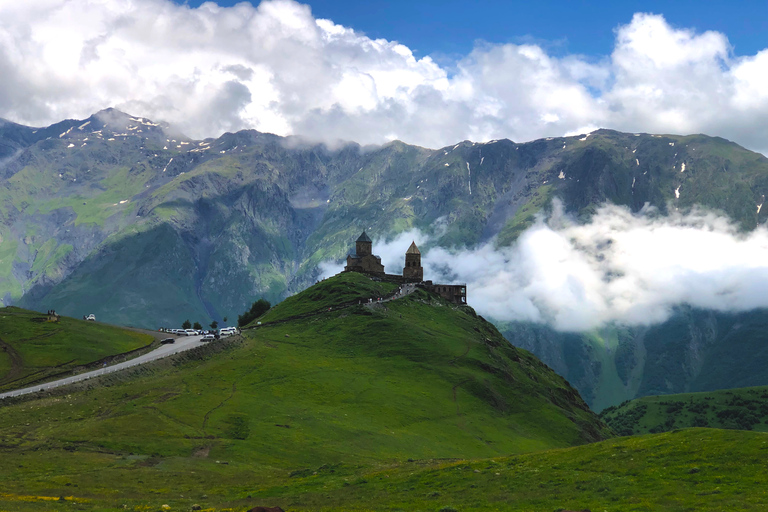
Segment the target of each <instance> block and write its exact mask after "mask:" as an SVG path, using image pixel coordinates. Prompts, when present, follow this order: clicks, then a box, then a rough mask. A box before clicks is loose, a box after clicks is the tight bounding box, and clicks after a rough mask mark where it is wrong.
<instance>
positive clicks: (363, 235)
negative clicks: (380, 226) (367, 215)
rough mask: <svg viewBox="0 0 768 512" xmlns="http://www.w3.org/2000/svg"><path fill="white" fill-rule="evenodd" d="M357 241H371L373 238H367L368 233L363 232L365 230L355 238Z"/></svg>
mask: <svg viewBox="0 0 768 512" xmlns="http://www.w3.org/2000/svg"><path fill="white" fill-rule="evenodd" d="M357 241H358V242H371V243H373V240H371V239H370V238H368V235H366V234H365V231H363V234H362V235H360V236H359V237H358V238H357Z"/></svg>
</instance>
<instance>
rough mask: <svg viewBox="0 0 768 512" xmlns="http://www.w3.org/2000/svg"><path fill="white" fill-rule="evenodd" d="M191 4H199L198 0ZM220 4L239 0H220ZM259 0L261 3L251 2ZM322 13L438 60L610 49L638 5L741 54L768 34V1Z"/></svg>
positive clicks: (376, 7) (407, 7)
mask: <svg viewBox="0 0 768 512" xmlns="http://www.w3.org/2000/svg"><path fill="white" fill-rule="evenodd" d="M178 3H186V4H188V5H189V6H191V7H197V6H199V5H200V4H201V3H203V2H201V1H199V0H195V1H189V2H178ZM216 3H218V4H219V5H221V6H231V5H234V4H236V3H238V2H237V1H234V0H220V1H218V2H216ZM251 3H252V4H254V5H258V2H251ZM303 3H305V4H308V5H309V6H311V8H312V14H313V15H314V16H315V17H317V18H327V19H331V20H332V21H334V22H335V23H338V24H341V25H344V26H347V27H350V28H353V29H355V30H357V31H362V32H364V33H365V34H366V35H368V36H369V37H371V38H384V39H389V40H396V41H399V42H401V43H403V44H405V45H406V46H408V47H409V48H410V49H411V50H413V51H414V53H415V54H416V55H418V56H423V55H433V56H435V57H436V58H438V59H439V60H445V59H449V60H450V59H451V58H455V57H457V56H462V55H465V54H467V53H468V52H469V51H471V50H472V47H473V45H474V44H475V41H487V42H491V43H516V44H520V43H523V42H529V41H533V42H536V43H538V44H541V45H545V46H546V47H547V48H548V49H549V51H550V53H553V54H555V55H557V54H573V53H577V54H584V55H590V56H596V57H597V56H602V55H608V54H610V53H611V51H612V50H613V44H614V39H615V34H614V29H615V28H616V27H618V26H619V25H621V24H626V23H628V22H629V21H630V20H631V19H632V15H633V14H634V13H636V12H649V13H654V14H662V15H664V17H665V18H666V20H667V21H668V22H669V23H670V24H671V25H673V26H678V27H685V28H689V29H694V30H696V31H697V32H704V31H707V30H715V31H718V32H723V33H725V34H727V35H728V39H729V41H730V43H731V45H733V46H734V51H735V53H736V54H740V55H746V54H753V53H756V52H757V51H758V50H761V49H763V48H765V47H766V42H767V41H768V1H766V0H741V1H739V2H733V1H729V2H726V1H722V0H698V1H693V0H674V1H669V0H668V1H658V0H643V1H638V0H621V1H601V2H577V1H563V0H559V1H554V0H537V1H522V2H521V1H514V2H513V1H499V0H475V1H473V2H467V1H465V0H462V1H459V0H427V1H424V0H422V1H408V0H386V1H380V2H360V1H355V0H313V1H309V2H303Z"/></svg>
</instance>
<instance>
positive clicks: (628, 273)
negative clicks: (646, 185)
mask: <svg viewBox="0 0 768 512" xmlns="http://www.w3.org/2000/svg"><path fill="white" fill-rule="evenodd" d="M401 252H402V251H401ZM422 260H423V264H424V267H425V278H427V279H434V280H436V281H440V280H448V281H453V282H466V283H467V285H468V300H469V303H470V305H472V306H473V307H475V309H477V310H478V312H480V313H481V314H483V315H487V316H489V317H492V318H495V319H499V320H524V321H533V322H540V323H547V324H549V325H551V326H553V327H554V328H556V329H559V330H565V331H585V330H589V329H593V328H595V327H598V326H601V325H604V324H607V323H618V324H624V325H651V324H655V323H659V322H663V321H665V320H666V319H667V318H669V316H670V314H671V311H672V309H673V308H674V307H675V306H679V305H682V304H688V305H691V306H694V307H699V308H705V309H714V310H717V311H729V312H733V311H747V310H750V309H754V308H758V307H763V308H764V307H768V296H766V294H765V293H764V290H765V289H766V287H768V229H766V228H765V227H759V228H757V229H756V230H754V231H753V232H750V233H740V232H739V230H738V228H737V227H736V226H735V225H734V224H732V223H731V222H730V221H729V220H728V219H727V218H725V217H722V216H718V215H717V214H714V213H711V212H705V211H702V210H694V211H693V212H691V213H688V214H685V215H683V214H678V213H675V214H672V215H671V216H669V217H661V216H659V215H657V212H655V211H654V210H653V209H646V210H644V211H642V212H640V213H639V214H632V213H631V212H630V211H629V209H627V208H625V207H621V206H614V205H605V206H603V207H602V208H600V209H599V210H598V212H597V214H596V215H595V216H594V217H593V219H592V221H591V222H590V223H588V224H577V223H575V222H573V221H572V220H571V219H570V218H569V217H567V216H566V215H564V214H563V213H562V208H561V207H560V206H559V205H558V203H557V202H555V212H554V213H553V215H552V216H551V217H550V218H549V219H548V220H547V221H546V222H545V221H544V220H540V221H539V222H538V223H537V224H536V225H535V226H533V227H531V228H529V229H528V230H527V231H525V232H524V233H523V234H522V235H521V236H520V237H519V239H518V240H517V242H516V243H515V244H514V245H513V246H511V247H508V248H504V249H500V250H496V249H494V247H493V245H492V244H486V245H484V246H481V247H478V248H475V249H470V250H461V251H451V250H447V249H444V248H435V249H432V250H430V251H428V252H427V253H426V254H425V255H424V256H423V258H422Z"/></svg>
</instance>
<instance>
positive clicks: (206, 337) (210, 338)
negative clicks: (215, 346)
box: [200, 334, 216, 341]
mask: <svg viewBox="0 0 768 512" xmlns="http://www.w3.org/2000/svg"><path fill="white" fill-rule="evenodd" d="M215 339H216V336H214V335H213V334H204V335H203V337H202V338H200V341H213V340H215Z"/></svg>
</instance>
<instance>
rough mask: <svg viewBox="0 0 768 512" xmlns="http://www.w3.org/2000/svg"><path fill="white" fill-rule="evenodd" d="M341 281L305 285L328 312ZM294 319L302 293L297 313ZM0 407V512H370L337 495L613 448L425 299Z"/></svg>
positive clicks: (528, 362) (523, 357) (261, 336)
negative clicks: (162, 511) (196, 505)
mask: <svg viewBox="0 0 768 512" xmlns="http://www.w3.org/2000/svg"><path fill="white" fill-rule="evenodd" d="M358 277H362V276H358ZM365 279H367V278H365ZM344 282H345V281H344V279H342V278H332V279H329V280H326V281H324V282H323V283H321V284H320V285H316V286H326V287H334V288H333V289H336V288H335V287H337V286H338V287H340V289H339V290H338V293H339V297H337V300H339V301H340V297H344V296H346V295H345V293H347V292H346V291H345V289H344V287H342V286H341V285H342V284H344ZM372 283H373V282H372ZM379 284H380V283H374V284H373V285H372V286H378V285H379ZM286 302H287V301H286ZM306 302H313V303H314V300H313V299H312V290H309V291H307V292H303V294H300V295H299V296H297V297H296V298H295V303H294V306H295V308H296V309H297V310H299V311H300V310H302V308H305V309H306V310H311V308H309V306H307V304H306ZM275 313H279V308H275ZM265 318H266V316H265ZM0 407H2V409H1V410H2V414H0V456H2V457H3V460H4V461H8V462H7V463H6V464H3V465H0V481H2V482H13V484H12V485H6V486H5V488H4V489H5V490H4V491H3V492H6V495H3V494H2V493H0V510H2V508H3V506H6V507H11V508H12V507H14V506H17V508H18V509H19V510H23V508H21V507H31V508H30V509H35V507H43V508H39V509H42V510H45V507H55V506H60V505H59V503H58V502H57V503H52V502H51V501H45V500H44V499H41V500H37V501H35V499H34V497H35V496H37V497H50V496H57V495H58V496H64V497H65V498H66V497H68V496H74V498H76V499H77V500H81V499H82V500H88V501H84V502H80V503H78V502H73V501H70V502H67V503H74V504H75V505H77V507H84V509H86V510H87V509H92V510H110V509H111V508H120V507H121V506H122V505H123V504H125V505H127V506H128V507H129V508H134V509H136V510H140V509H141V508H136V507H143V506H145V505H146V506H148V507H150V508H148V509H145V510H152V507H155V508H158V509H159V507H160V506H161V505H162V504H169V505H170V506H171V507H177V508H178V507H185V508H188V507H189V506H191V505H192V504H193V503H188V501H189V500H193V501H201V500H202V495H203V494H206V495H207V496H208V498H206V499H207V500H208V501H209V502H210V504H211V505H212V506H213V507H214V508H215V507H223V508H227V507H240V508H236V509H237V510H239V509H242V508H244V507H245V506H246V504H247V503H248V502H249V501H251V500H249V499H248V498H247V496H248V495H251V496H252V497H254V498H253V499H256V498H255V497H258V496H261V497H262V499H266V500H267V501H271V500H278V501H279V502H280V503H283V504H286V503H287V501H290V502H291V503H292V504H291V505H290V506H289V509H290V508H298V507H297V504H298V503H304V502H303V501H301V500H304V498H299V497H300V496H302V495H303V494H305V493H307V492H311V493H314V492H316V490H317V489H314V490H312V489H313V488H314V487H315V483H314V481H313V478H314V477H315V476H317V475H322V476H323V478H328V480H327V481H326V482H325V483H324V484H322V485H326V486H330V487H328V489H329V490H328V495H333V494H336V498H334V500H336V501H335V503H336V505H334V506H336V507H341V506H343V507H347V506H349V507H352V508H353V509H355V508H357V509H359V508H360V507H363V509H365V508H369V509H377V506H378V504H380V503H379V501H378V499H379V498H375V499H376V501H375V502H371V501H370V500H369V501H368V502H366V504H363V502H362V501H360V499H361V498H360V497H359V496H358V497H355V496H356V495H357V493H347V492H345V487H347V486H351V485H362V480H369V479H373V478H378V477H377V476H376V475H378V474H379V473H380V472H381V471H385V472H393V473H392V475H391V476H381V478H390V477H396V478H410V476H409V471H410V470H408V471H406V470H405V469H403V468H412V470H414V471H421V470H423V469H425V468H438V467H439V466H440V464H443V463H444V462H443V461H446V460H454V459H468V458H470V459H477V458H488V457H502V456H507V455H509V454H520V453H529V452H534V451H540V450H546V449H551V448H558V447H569V446H573V445H578V444H584V443H586V442H590V441H596V440H599V439H604V438H605V437H607V436H609V435H610V432H609V431H608V430H607V429H606V427H605V426H604V425H603V424H602V423H601V422H600V421H599V420H597V418H596V416H595V415H594V414H593V413H591V412H590V411H589V409H588V408H587V407H586V404H584V402H583V401H582V400H581V399H580V398H579V397H578V395H577V394H576V393H575V391H574V390H573V389H572V388H571V387H570V386H569V385H568V384H567V383H566V382H565V381H564V380H563V379H562V378H560V377H559V376H557V375H556V374H555V373H554V372H552V371H551V370H550V369H549V368H547V367H546V366H544V365H543V364H541V363H540V362H539V361H538V360H537V359H535V358H534V357H533V356H531V355H530V354H529V353H527V352H526V351H523V350H518V349H515V348H514V347H512V346H511V345H509V344H508V343H507V342H506V341H505V340H504V339H503V338H502V337H501V335H500V334H499V333H498V331H497V330H496V329H495V328H494V327H493V326H492V325H491V324H489V323H487V322H485V321H484V320H482V319H481V318H479V317H477V316H476V315H475V314H474V312H473V311H472V310H471V309H470V308H467V307H460V306H455V305H451V304H448V303H446V302H444V301H442V300H441V299H439V298H437V297H435V296H432V295H429V294H427V293H425V292H417V293H415V294H413V295H411V296H409V297H407V298H405V299H401V300H398V301H393V302H389V303H386V304H382V305H379V304H377V305H373V306H364V305H353V306H351V307H348V308H345V309H336V310H332V311H330V312H329V311H327V310H325V311H323V310H322V309H321V310H320V311H318V312H317V314H315V315H310V316H308V317H305V318H302V319H299V320H292V321H288V322H277V323H273V324H269V323H265V324H263V325H262V326H259V327H256V328H254V329H250V330H246V331H245V335H244V336H243V337H241V338H228V339H225V340H221V341H218V342H214V343H211V344H210V345H208V346H206V347H204V348H202V349H197V350H195V351H192V352H190V353H185V354H182V355H179V356H176V357H174V358H169V359H165V360H161V361H158V362H156V363H152V364H151V365H147V366H144V367H141V368H137V369H133V370H130V371H126V372H123V373H120V374H115V375H110V376H108V377H104V378H101V379H99V380H98V381H95V382H94V381H90V382H87V383H82V384H79V385H77V386H75V387H74V388H70V389H68V390H54V391H51V392H49V393H47V394H45V395H44V396H42V397H39V398H27V399H18V400H13V401H11V402H5V403H3V404H0ZM22 459H23V460H22ZM408 459H412V460H413V461H422V462H419V463H407V465H405V466H401V464H404V463H405V461H408ZM398 468H399V469H398ZM401 469H402V470H403V473H402V474H400V473H398V471H400V470H401ZM316 473H317V475H316ZM292 475H293V476H292ZM397 475H399V476H397ZM343 478H346V479H347V482H346V485H345V483H344V480H343ZM333 482H335V483H333ZM333 486H338V489H337V490H333ZM321 487H322V486H321ZM363 494H365V493H363ZM345 495H348V496H349V500H351V501H347V502H343V503H342V501H343V500H346V499H347V498H343V496H345ZM4 496H5V497H4ZM181 496H184V498H181ZM286 496H295V497H296V498H295V499H300V501H299V502H294V501H292V500H294V498H286ZM322 496H325V494H323V495H322ZM155 498H156V499H157V500H159V501H158V502H157V503H156V504H155V503H154V502H153V500H154V499H155ZM323 499H325V498H323ZM340 499H341V500H342V501H338V500H340ZM372 499H373V498H372ZM397 499H398V500H402V499H403V498H397ZM4 500H5V501H4ZM30 500H31V501H30ZM65 501H66V500H65ZM160 501H162V502H163V503H160ZM166 502H169V503H166ZM312 503H315V504H312ZM316 503H317V500H316V498H312V499H310V500H309V501H307V504H306V505H304V506H303V509H304V510H313V509H314V508H313V507H316V506H317V505H316ZM75 505H73V506H75Z"/></svg>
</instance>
